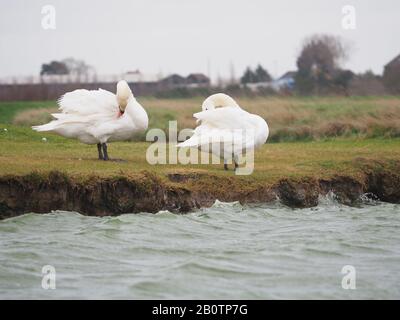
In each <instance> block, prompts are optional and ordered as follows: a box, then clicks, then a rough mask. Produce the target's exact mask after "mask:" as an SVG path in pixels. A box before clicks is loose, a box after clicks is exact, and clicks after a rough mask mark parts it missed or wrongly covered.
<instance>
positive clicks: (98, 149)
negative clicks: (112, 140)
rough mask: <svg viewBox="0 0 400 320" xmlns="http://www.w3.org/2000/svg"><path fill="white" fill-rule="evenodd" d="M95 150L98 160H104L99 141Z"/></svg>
mask: <svg viewBox="0 0 400 320" xmlns="http://www.w3.org/2000/svg"><path fill="white" fill-rule="evenodd" d="M97 152H98V153H99V160H104V157H103V152H102V151H101V143H98V144H97Z"/></svg>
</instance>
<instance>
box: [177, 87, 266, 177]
mask: <svg viewBox="0 0 400 320" xmlns="http://www.w3.org/2000/svg"><path fill="white" fill-rule="evenodd" d="M202 110H203V111H201V112H198V113H195V114H194V115H193V116H194V117H195V118H197V122H198V123H200V125H199V126H197V127H196V129H195V130H194V133H193V136H192V137H191V138H190V139H188V140H186V141H185V142H182V143H180V144H178V147H194V148H199V149H200V150H202V151H207V152H210V153H213V154H215V155H217V156H218V157H220V158H223V159H224V169H225V170H228V162H230V161H232V160H233V162H234V164H235V170H236V168H237V167H238V156H240V155H242V154H245V152H246V151H249V150H253V149H255V148H257V147H259V146H261V145H263V144H264V143H265V142H266V141H267V138H268V134H269V129H268V125H267V123H266V121H265V120H264V119H263V118H261V117H260V116H258V115H255V114H251V113H249V112H247V111H245V110H243V109H242V108H241V107H240V106H239V105H238V104H237V103H236V101H235V100H233V99H232V98H231V97H230V96H228V95H226V94H223V93H217V94H214V95H211V96H210V97H208V98H207V99H206V100H204V102H203V104H202Z"/></svg>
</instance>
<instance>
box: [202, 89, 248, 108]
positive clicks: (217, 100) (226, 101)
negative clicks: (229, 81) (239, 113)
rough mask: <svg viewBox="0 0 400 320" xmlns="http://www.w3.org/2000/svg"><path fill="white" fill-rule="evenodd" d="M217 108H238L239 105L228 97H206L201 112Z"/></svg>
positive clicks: (220, 94)
mask: <svg viewBox="0 0 400 320" xmlns="http://www.w3.org/2000/svg"><path fill="white" fill-rule="evenodd" d="M217 107H237V108H240V107H239V105H238V104H237V103H236V101H235V100H233V99H232V98H231V97H230V96H228V95H226V94H223V93H217V94H214V95H212V96H211V97H208V98H207V99H206V100H205V101H204V103H203V108H202V109H203V110H205V109H215V108H217Z"/></svg>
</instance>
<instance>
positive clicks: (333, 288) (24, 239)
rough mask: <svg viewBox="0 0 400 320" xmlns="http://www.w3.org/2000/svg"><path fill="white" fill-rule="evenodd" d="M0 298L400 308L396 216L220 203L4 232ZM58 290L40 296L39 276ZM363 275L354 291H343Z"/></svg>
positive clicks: (9, 224)
mask: <svg viewBox="0 0 400 320" xmlns="http://www.w3.org/2000/svg"><path fill="white" fill-rule="evenodd" d="M0 246H1V247H0V262H1V263H0V298H1V299H10V298H17V299H25V298H33V299H42V298H49V299H56V298H62V299H64V298H77V299H80V298H83V299H86V298H100V299H103V298H110V299H114V298H121V299H128V298H129V299H151V298H159V299H168V298H170V299H190V298H193V299H197V298H199V299H200V298H203V299H218V298H227V299H280V298H287V299H305V298H310V299H328V298H332V299H367V298H372V299H395V298H396V299H399V298H400V206H399V205H394V204H387V203H379V202H376V203H375V202H374V203H371V202H370V203H364V204H362V205H360V206H359V207H348V206H343V205H339V204H338V203H336V202H335V201H334V200H332V198H329V197H328V198H324V199H321V201H320V204H319V206H318V207H315V208H309V209H297V210H292V209H289V208H287V207H285V206H283V205H281V204H279V203H275V204H271V205H260V206H241V205H239V204H237V203H231V204H226V203H220V202H217V203H216V204H215V205H214V206H213V207H212V208H208V209H203V210H200V211H197V212H194V213H190V214H187V215H175V214H171V213H169V212H160V213H158V214H156V215H153V214H146V213H143V214H137V215H135V214H127V215H122V216H118V217H104V218H100V217H86V216H82V215H80V214H78V213H74V212H60V211H58V212H53V213H49V214H45V215H36V214H27V215H24V216H20V217H16V218H12V219H7V220H4V221H1V222H0ZM44 265H52V266H54V267H55V269H56V289H55V290H44V289H42V287H41V282H42V274H41V271H42V267H43V266H44ZM345 265H352V266H354V267H355V269H356V289H355V290H344V289H343V288H342V286H341V282H342V277H343V276H344V275H343V274H341V270H342V267H343V266H345Z"/></svg>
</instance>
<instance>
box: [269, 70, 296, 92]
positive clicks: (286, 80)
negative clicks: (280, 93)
mask: <svg viewBox="0 0 400 320" xmlns="http://www.w3.org/2000/svg"><path fill="white" fill-rule="evenodd" d="M296 73H297V72H296V71H288V72H286V73H285V74H283V75H282V76H281V77H280V78H279V79H277V80H275V81H273V88H274V89H276V90H282V89H293V88H294V83H295V77H296Z"/></svg>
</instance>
